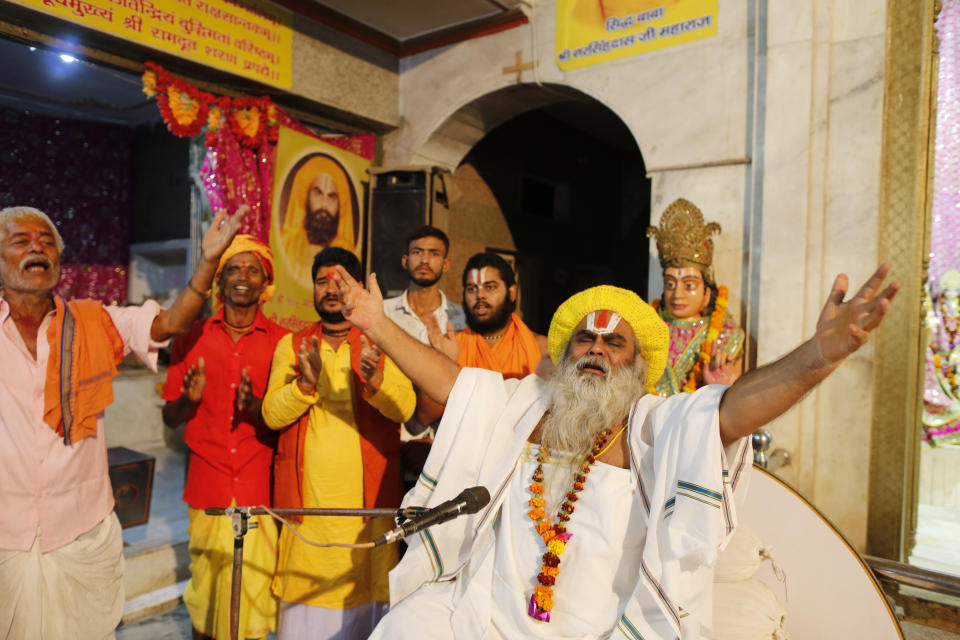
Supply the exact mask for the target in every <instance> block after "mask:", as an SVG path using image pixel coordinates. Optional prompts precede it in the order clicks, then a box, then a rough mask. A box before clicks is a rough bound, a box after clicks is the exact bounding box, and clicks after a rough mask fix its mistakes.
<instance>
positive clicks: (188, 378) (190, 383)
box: [180, 357, 207, 404]
mask: <svg viewBox="0 0 960 640" xmlns="http://www.w3.org/2000/svg"><path fill="white" fill-rule="evenodd" d="M205 386H207V372H206V369H205V363H204V361H203V358H202V357H201V358H199V359H198V360H197V364H195V365H191V366H190V368H189V369H187V372H186V373H185V374H183V382H182V383H181V386H180V395H185V396H187V397H188V398H189V399H190V402H192V403H193V404H198V403H199V402H200V400H202V399H203V388H204V387H205Z"/></svg>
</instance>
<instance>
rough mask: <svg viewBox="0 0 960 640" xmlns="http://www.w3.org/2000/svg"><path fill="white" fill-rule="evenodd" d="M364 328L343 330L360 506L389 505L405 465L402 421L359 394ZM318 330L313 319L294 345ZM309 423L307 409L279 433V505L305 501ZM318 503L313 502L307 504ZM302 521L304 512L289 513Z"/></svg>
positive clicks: (398, 496)
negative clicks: (360, 479) (356, 446)
mask: <svg viewBox="0 0 960 640" xmlns="http://www.w3.org/2000/svg"><path fill="white" fill-rule="evenodd" d="M361 335H362V332H361V331H360V330H359V329H357V328H356V327H351V329H350V333H348V334H347V342H348V343H349V344H350V365H351V368H352V370H353V376H352V378H353V394H352V395H353V413H354V415H355V416H356V419H357V428H358V430H359V432H360V456H361V458H362V460H363V507H364V508H365V509H372V508H375V507H392V506H395V505H399V504H400V501H401V500H402V499H403V480H402V478H403V470H402V468H401V461H400V453H401V449H402V447H403V443H402V442H401V441H400V425H399V424H397V423H396V422H391V421H390V420H389V419H388V418H386V417H384V416H383V415H381V413H380V412H379V411H378V410H377V409H375V408H374V407H372V406H371V405H370V403H369V402H367V401H366V400H363V388H364V386H365V385H366V383H367V381H366V379H365V378H364V377H363V375H362V374H361V373H360V352H361V350H362V346H361V343H360V336H361ZM311 336H316V337H317V339H318V340H322V339H323V327H322V325H320V324H319V323H316V324H314V325H312V326H310V327H307V328H306V329H304V330H303V331H300V332H298V333H295V334H293V350H294V352H298V351H299V350H300V343H301V342H302V341H303V340H307V339H309V338H310V337H311ZM384 357H385V356H384V355H383V354H382V353H381V354H380V363H379V364H378V367H379V369H380V370H381V371H382V370H383V363H384ZM309 423H310V411H307V412H306V413H304V414H303V416H301V418H300V420H298V421H297V422H296V423H295V424H293V425H291V426H290V427H288V428H286V429H284V430H283V431H282V432H281V433H280V440H279V442H278V445H277V468H276V475H275V478H274V483H275V486H274V500H275V501H276V503H277V506H278V507H282V508H285V509H291V508H293V509H299V508H302V507H304V506H305V505H304V504H303V460H304V447H305V444H306V432H307V427H308V426H309ZM306 506H310V507H312V506H316V505H306ZM290 518H291V519H292V520H295V521H297V522H300V521H301V520H302V517H300V516H290Z"/></svg>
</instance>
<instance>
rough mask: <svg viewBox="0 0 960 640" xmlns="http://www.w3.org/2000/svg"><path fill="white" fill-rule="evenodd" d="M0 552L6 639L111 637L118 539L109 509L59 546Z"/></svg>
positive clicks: (116, 606) (116, 607)
mask: <svg viewBox="0 0 960 640" xmlns="http://www.w3.org/2000/svg"><path fill="white" fill-rule="evenodd" d="M41 535H42V532H39V533H38V535H37V538H36V539H35V540H34V542H33V547H31V549H30V550H29V551H10V550H6V549H4V550H0V629H2V630H3V631H4V633H5V635H4V636H3V637H4V638H10V639H11V640H14V639H17V640H19V639H20V638H29V639H30V640H63V639H64V638H77V639H78V640H87V639H89V640H102V639H104V638H113V637H114V629H116V627H117V625H118V624H119V623H120V618H121V617H122V616H123V603H124V591H123V537H122V536H121V532H120V522H119V521H118V520H117V516H116V514H114V513H113V512H112V511H111V512H110V515H109V516H107V517H106V518H104V519H103V521H101V522H100V524H98V525H97V526H96V527H94V528H93V529H91V530H90V531H88V532H87V533H85V534H83V535H81V536H80V537H79V538H77V539H76V540H74V541H73V542H71V543H70V544H67V545H65V546H63V547H60V548H58V549H54V550H52V551H48V552H46V553H41V552H40V536H41Z"/></svg>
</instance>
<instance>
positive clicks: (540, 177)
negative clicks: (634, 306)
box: [462, 102, 650, 333]
mask: <svg viewBox="0 0 960 640" xmlns="http://www.w3.org/2000/svg"><path fill="white" fill-rule="evenodd" d="M462 164H470V165H472V166H473V167H474V168H475V169H476V171H477V173H478V174H479V175H480V176H481V177H482V178H483V179H484V181H485V182H486V183H487V185H488V186H489V187H490V189H491V191H492V192H493V194H494V196H495V197H496V199H497V202H498V204H499V206H500V208H501V210H502V211H503V214H504V217H505V219H506V221H507V224H508V225H509V227H510V231H511V233H512V235H513V238H514V241H515V243H516V265H517V268H518V271H519V274H520V288H521V301H520V308H521V309H522V311H523V317H524V321H525V322H527V324H529V325H530V327H531V328H533V329H534V330H536V331H539V332H542V333H546V331H547V328H548V325H549V322H550V318H551V317H552V314H553V312H554V311H555V310H556V308H557V306H558V305H559V304H560V303H561V302H563V300H565V299H566V298H567V297H568V296H570V295H572V294H573V293H576V292H577V291H580V290H582V289H585V288H587V287H590V286H593V285H597V284H613V285H617V286H620V287H624V288H627V289H632V290H633V291H636V292H637V293H639V294H640V295H641V296H645V294H646V288H647V270H648V254H649V248H648V247H649V243H648V241H647V239H646V234H645V232H646V228H647V225H648V224H649V221H650V180H649V179H648V178H647V177H646V170H645V167H644V163H643V157H642V156H641V155H640V149H639V148H638V147H637V144H636V142H635V141H634V138H633V135H632V134H631V133H630V131H629V129H628V128H627V126H626V125H625V124H624V123H623V121H622V120H620V118H619V117H618V116H617V115H616V114H614V113H613V112H612V111H610V110H609V109H608V108H606V107H605V106H603V105H601V104H600V103H598V102H594V103H585V102H563V103H559V104H554V105H550V106H548V107H545V108H542V109H537V110H535V111H530V112H528V113H525V114H523V115H520V116H517V117H516V118H514V119H512V120H510V121H508V122H506V123H504V124H502V125H501V126H499V127H497V128H496V129H494V130H493V131H491V132H490V133H488V134H487V135H486V136H484V138H483V139H482V140H480V142H479V143H477V144H476V146H474V148H473V149H472V150H471V151H470V153H468V154H467V156H466V157H465V158H464V160H463V163H462ZM491 248H493V249H496V247H491Z"/></svg>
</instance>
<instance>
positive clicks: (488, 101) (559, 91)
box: [410, 83, 640, 171]
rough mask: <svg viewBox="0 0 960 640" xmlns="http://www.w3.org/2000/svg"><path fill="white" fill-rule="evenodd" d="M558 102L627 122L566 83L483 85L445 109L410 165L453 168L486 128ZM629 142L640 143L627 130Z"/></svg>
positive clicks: (415, 146)
mask: <svg viewBox="0 0 960 640" xmlns="http://www.w3.org/2000/svg"><path fill="white" fill-rule="evenodd" d="M559 104H581V105H594V106H598V107H602V108H603V109H605V110H607V111H609V112H610V113H612V114H613V115H615V116H616V117H617V118H618V119H619V120H620V121H621V122H623V124H624V127H625V128H626V129H627V130H630V125H629V124H628V123H627V122H628V121H627V119H626V118H624V116H623V114H620V113H617V111H616V110H615V109H613V108H611V107H610V106H609V105H608V104H606V103H604V102H603V101H601V100H598V99H597V98H596V97H594V96H592V95H590V94H588V93H584V92H583V91H580V90H579V89H576V88H574V87H572V86H569V85H564V84H554V83H541V84H534V83H522V84H515V85H509V86H506V87H502V88H499V89H494V90H492V91H490V90H487V89H486V88H484V90H483V91H481V92H478V93H477V94H474V95H472V96H470V97H468V98H465V99H464V100H463V101H462V102H461V103H460V104H459V105H458V106H456V107H455V108H453V109H452V110H451V111H449V112H448V113H447V114H446V115H445V116H443V119H442V120H441V121H440V123H439V124H438V125H436V126H434V127H433V128H432V130H431V131H429V132H428V133H426V135H424V136H423V138H422V141H418V142H417V143H415V145H414V149H413V151H412V154H411V156H410V164H414V165H432V166H439V167H443V168H445V169H449V170H450V171H453V170H455V169H456V168H457V167H458V166H459V164H460V162H461V160H463V158H464V156H466V155H467V153H469V151H470V150H471V149H473V147H474V146H475V145H476V144H477V143H478V142H479V141H480V140H481V139H482V138H483V137H484V136H485V135H486V134H487V133H489V132H490V131H493V130H494V129H496V128H497V127H498V126H500V125H501V124H504V123H505V122H507V121H509V120H511V119H513V118H515V117H517V116H519V115H522V114H524V113H528V112H530V111H534V110H537V109H543V108H547V107H551V106H554V105H559ZM631 136H633V142H634V144H636V145H637V149H638V150H639V148H640V145H639V142H637V140H636V137H635V136H634V135H633V132H632V131H631Z"/></svg>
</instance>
